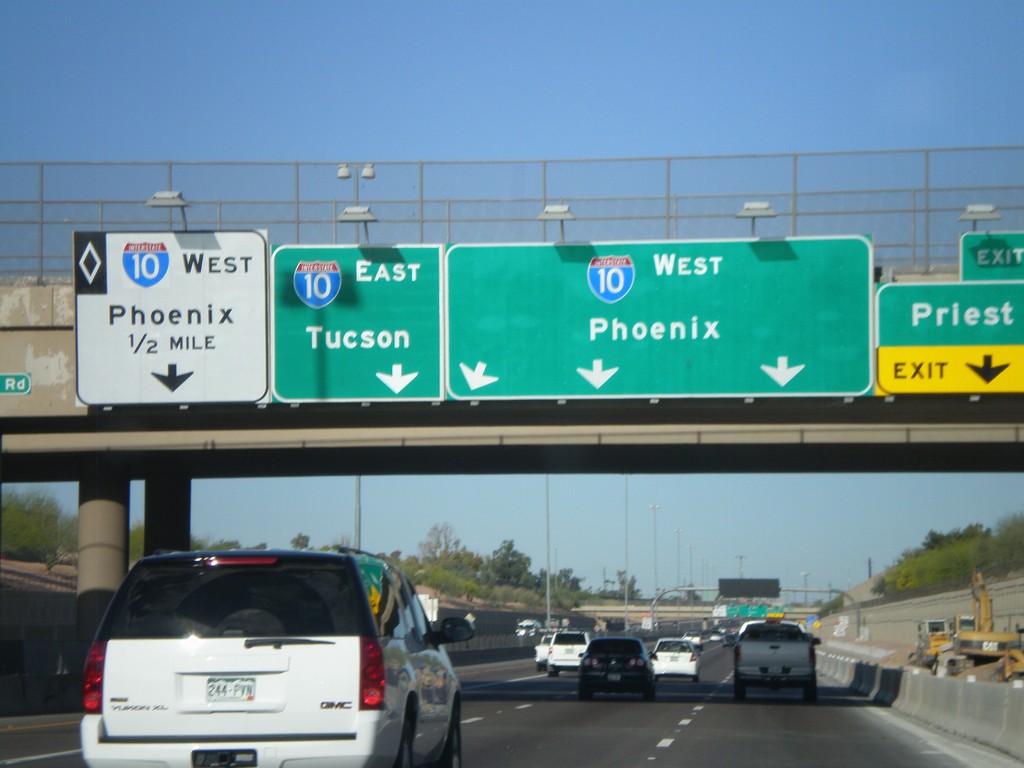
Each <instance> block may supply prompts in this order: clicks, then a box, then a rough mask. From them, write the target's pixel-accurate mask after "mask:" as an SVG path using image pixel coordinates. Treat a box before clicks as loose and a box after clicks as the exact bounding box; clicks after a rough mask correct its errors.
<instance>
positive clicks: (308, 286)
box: [293, 261, 341, 309]
mask: <svg viewBox="0 0 1024 768" xmlns="http://www.w3.org/2000/svg"><path fill="white" fill-rule="evenodd" d="M293 285H294V286H295V293H297V294H298V296H299V298H300V299H302V303H303V304H305V305H307V306H310V307H312V308H313V309H323V308H324V307H326V306H327V305H328V304H330V303H331V302H332V301H334V299H335V298H336V297H337V295H338V292H339V291H341V269H340V268H339V267H338V262H336V261H300V262H299V263H298V265H296V267H295V277H294V281H293Z"/></svg>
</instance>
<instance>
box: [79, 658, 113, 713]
mask: <svg viewBox="0 0 1024 768" xmlns="http://www.w3.org/2000/svg"><path fill="white" fill-rule="evenodd" d="M106 658H107V643H106V641H105V640H97V641H96V642H95V643H93V644H92V646H91V647H90V648H89V654H88V656H86V658H85V672H84V674H83V675H82V708H83V709H84V710H85V713H86V714H88V715H98V714H102V713H103V663H104V661H105V660H106Z"/></svg>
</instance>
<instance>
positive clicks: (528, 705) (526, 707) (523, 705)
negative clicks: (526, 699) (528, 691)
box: [516, 704, 533, 709]
mask: <svg viewBox="0 0 1024 768" xmlns="http://www.w3.org/2000/svg"><path fill="white" fill-rule="evenodd" d="M532 706H533V704H520V705H519V706H518V707H516V709H529V708H530V707H532Z"/></svg>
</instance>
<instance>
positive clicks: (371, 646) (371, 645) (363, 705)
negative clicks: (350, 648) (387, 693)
mask: <svg viewBox="0 0 1024 768" xmlns="http://www.w3.org/2000/svg"><path fill="white" fill-rule="evenodd" d="M385 680H386V677H385V673H384V651H383V650H382V649H381V647H380V642H379V641H378V640H377V638H375V637H364V638H362V639H361V647H360V649H359V708H360V709H382V708H383V707H384V686H385Z"/></svg>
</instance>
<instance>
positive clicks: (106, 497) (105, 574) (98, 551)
mask: <svg viewBox="0 0 1024 768" xmlns="http://www.w3.org/2000/svg"><path fill="white" fill-rule="evenodd" d="M85 464H87V465H89V468H88V469H86V470H84V471H83V472H82V476H81V477H80V478H79V481H78V595H77V600H76V625H77V634H78V639H79V640H91V639H92V637H93V635H94V634H95V633H96V628H97V627H98V626H99V623H100V620H101V619H102V618H103V612H104V611H105V610H106V609H107V604H108V603H109V602H110V598H111V597H113V595H114V592H115V590H116V589H117V587H118V585H119V584H120V583H121V580H122V579H123V578H124V575H125V573H127V571H128V501H129V489H130V479H129V478H128V475H127V473H126V472H125V471H124V468H123V467H122V466H120V463H119V462H117V461H115V460H113V459H112V458H111V457H108V456H104V455H102V454H97V455H96V456H95V458H94V460H93V461H90V462H85Z"/></svg>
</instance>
